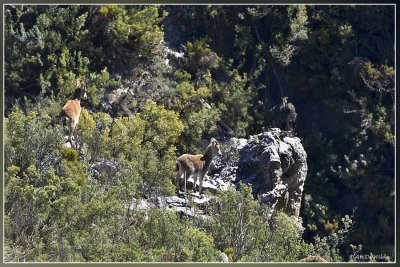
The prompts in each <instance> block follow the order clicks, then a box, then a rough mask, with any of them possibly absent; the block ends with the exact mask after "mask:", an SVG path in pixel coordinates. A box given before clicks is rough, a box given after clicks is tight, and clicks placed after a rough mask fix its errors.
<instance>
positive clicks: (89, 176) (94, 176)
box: [3, 5, 395, 261]
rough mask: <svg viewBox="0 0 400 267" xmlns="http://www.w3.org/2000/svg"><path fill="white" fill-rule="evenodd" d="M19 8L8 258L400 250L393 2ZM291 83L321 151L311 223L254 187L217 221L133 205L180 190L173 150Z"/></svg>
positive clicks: (304, 213)
mask: <svg viewBox="0 0 400 267" xmlns="http://www.w3.org/2000/svg"><path fill="white" fill-rule="evenodd" d="M4 9H5V10H4V12H5V13H4V17H5V24H4V25H5V27H4V42H5V51H4V56H5V58H4V63H5V64H4V69H5V75H4V85H5V110H4V111H5V112H4V113H5V124H4V152H5V153H4V156H5V160H4V163H5V164H4V170H3V171H4V174H5V179H4V196H5V198H4V200H5V203H4V230H5V259H6V260H7V261H219V260H221V257H222V256H221V253H222V252H224V253H225V254H226V255H227V256H228V257H229V258H230V260H233V261H297V260H299V259H301V258H302V257H305V256H307V255H320V256H323V257H324V258H326V259H327V260H330V261H348V260H353V261H354V260H357V258H355V257H354V256H355V255H356V256H357V255H359V256H360V255H371V257H368V258H369V259H373V260H385V261H386V260H394V196H395V194H394V166H395V165H394V164H395V163H394V147H395V146H394V144H395V141H394V138H395V134H394V133H395V131H394V124H395V117H394V99H395V98H394V90H395V88H394V84H395V82H394V74H395V69H394V46H393V44H394V9H393V6H390V5H385V6H362V5H356V6H350V5H348V6H346V5H344V6H334V5H330V6H318V5H312V6H304V5H290V6H284V5H283V6H282V5H280V6H265V5H261V6H244V5H242V6H240V5H234V6H216V5H209V6H190V5H185V6H156V5H153V6H148V5H136V6H131V5H128V6H118V5H93V6H91V5H73V6H69V5H61V6H60V5H51V6H46V5H38V6H35V5H5V6H4ZM78 79H80V80H83V81H85V83H86V84H87V93H88V99H87V100H83V101H82V102H81V105H82V106H83V107H84V108H83V110H82V113H81V116H80V122H79V124H78V128H77V132H76V142H75V144H74V146H72V148H68V147H66V146H67V144H65V141H66V136H65V135H66V129H63V128H62V127H60V125H59V118H58V114H59V112H60V109H61V107H62V106H63V105H64V104H65V102H66V101H67V100H68V99H69V98H70V97H71V95H72V92H73V90H74V89H75V85H76V81H77V80H78ZM283 96H288V97H289V101H290V102H292V103H293V104H294V105H295V107H296V112H297V114H298V119H297V122H296V129H295V134H296V135H297V136H299V137H300V138H301V139H302V143H303V144H304V147H305V150H306V151H307V155H308V159H307V160H308V167H309V168H308V169H309V171H308V176H307V179H306V183H305V190H304V193H305V194H304V198H303V206H302V210H301V217H302V221H301V222H297V221H293V219H292V218H290V217H287V216H286V215H284V214H280V213H278V214H274V215H272V216H271V214H269V213H268V212H269V211H268V210H265V209H264V207H263V206H262V205H260V204H259V203H258V202H257V200H254V199H253V196H252V192H251V190H250V188H248V187H242V188H241V189H240V190H239V191H238V192H235V191H228V192H224V193H222V194H221V195H220V196H219V197H218V199H217V202H216V205H215V206H213V207H212V209H211V212H212V218H211V219H210V220H209V221H206V222H199V221H196V220H193V221H190V220H189V221H187V220H182V219H180V218H179V217H178V216H177V215H176V214H173V213H169V212H167V211H163V210H148V211H139V209H138V208H137V207H136V206H135V205H133V208H131V209H129V208H128V207H129V206H130V205H131V204H132V203H136V202H137V201H138V200H139V199H141V198H152V197H156V196H166V195H172V194H173V192H174V186H173V184H172V179H173V177H174V175H175V159H176V157H177V156H178V155H180V154H181V153H193V154H194V153H202V152H203V151H202V149H204V144H205V141H204V140H207V141H208V140H209V138H210V137H211V136H215V137H217V138H218V139H220V140H224V139H227V138H229V137H232V136H236V137H246V136H248V135H252V134H258V133H260V132H261V131H265V130H266V129H267V128H269V127H271V121H272V120H273V119H274V118H271V114H270V112H269V110H270V109H271V108H272V107H273V106H275V105H276V104H277V103H279V101H280V98H281V97H283ZM224 149H225V148H224ZM224 151H225V150H224ZM230 153H231V154H232V155H230V156H229V158H228V159H229V160H231V161H230V163H229V164H233V161H234V159H235V157H236V156H237V155H236V154H237V153H236V152H234V151H231V152H230ZM347 214H351V217H346V215H347ZM342 218H344V219H342ZM302 225H304V228H302ZM372 228H373V229H374V231H371V229H372ZM350 230H351V231H350ZM374 255H385V257H384V259H380V258H377V257H375V256H374Z"/></svg>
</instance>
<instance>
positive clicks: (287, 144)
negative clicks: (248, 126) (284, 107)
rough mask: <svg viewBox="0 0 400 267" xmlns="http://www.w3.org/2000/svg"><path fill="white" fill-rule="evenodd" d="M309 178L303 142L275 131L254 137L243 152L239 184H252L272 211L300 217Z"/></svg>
mask: <svg viewBox="0 0 400 267" xmlns="http://www.w3.org/2000/svg"><path fill="white" fill-rule="evenodd" d="M306 175H307V154H306V152H305V151H304V148H303V146H302V144H301V141H300V139H299V138H297V137H292V136H291V134H290V133H289V132H286V131H281V130H280V129H278V128H272V129H271V130H270V131H268V132H265V133H261V134H259V135H254V136H251V137H250V138H249V140H248V142H247V144H246V146H245V147H243V149H242V150H241V151H240V158H239V162H238V173H237V180H236V181H241V180H242V181H244V182H251V183H252V184H253V189H254V192H255V193H256V194H257V195H258V196H259V197H260V199H261V201H262V202H264V203H265V204H267V205H269V206H270V207H271V208H272V210H283V211H284V212H286V213H287V214H289V215H293V216H295V217H298V216H299V213H300V206H301V197H302V194H303V187H304V181H305V178H306Z"/></svg>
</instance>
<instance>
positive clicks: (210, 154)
mask: <svg viewBox="0 0 400 267" xmlns="http://www.w3.org/2000/svg"><path fill="white" fill-rule="evenodd" d="M217 155H218V156H221V155H222V153H221V145H220V144H219V143H218V141H217V140H216V139H215V138H211V141H210V144H209V145H208V147H207V148H206V151H205V152H204V155H191V154H183V155H182V156H180V157H179V158H178V160H177V161H176V171H177V173H176V177H175V185H176V188H177V189H178V190H180V189H181V179H182V174H183V175H184V179H185V183H186V181H187V179H189V177H190V176H191V175H193V191H194V192H196V183H197V178H199V179H200V185H199V195H200V194H201V189H202V187H203V178H204V176H205V175H206V174H207V172H208V170H209V169H210V165H211V162H212V160H213V158H214V156H217ZM185 190H186V188H185ZM185 193H186V192H185Z"/></svg>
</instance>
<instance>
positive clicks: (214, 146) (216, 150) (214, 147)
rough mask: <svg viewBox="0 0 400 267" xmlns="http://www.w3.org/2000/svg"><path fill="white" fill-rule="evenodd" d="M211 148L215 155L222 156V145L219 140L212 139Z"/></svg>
mask: <svg viewBox="0 0 400 267" xmlns="http://www.w3.org/2000/svg"><path fill="white" fill-rule="evenodd" d="M210 146H211V148H212V151H213V154H214V155H218V156H222V152H221V145H220V144H219V143H218V141H217V139H215V138H214V137H212V138H211V141H210Z"/></svg>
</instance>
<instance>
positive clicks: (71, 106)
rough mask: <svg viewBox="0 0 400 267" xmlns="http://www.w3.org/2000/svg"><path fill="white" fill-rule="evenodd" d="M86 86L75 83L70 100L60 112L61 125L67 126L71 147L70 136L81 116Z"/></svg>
mask: <svg viewBox="0 0 400 267" xmlns="http://www.w3.org/2000/svg"><path fill="white" fill-rule="evenodd" d="M86 98H87V95H86V84H85V83H84V82H82V83H81V82H80V81H79V80H77V81H76V89H75V92H74V94H73V96H72V99H71V100H68V102H67V103H66V104H65V105H64V107H63V108H62V110H61V112H60V115H59V116H60V120H61V125H62V126H65V124H67V125H68V129H69V134H68V139H69V141H70V143H71V145H72V136H73V135H74V133H75V129H76V126H77V125H78V122H79V116H80V115H81V99H86Z"/></svg>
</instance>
